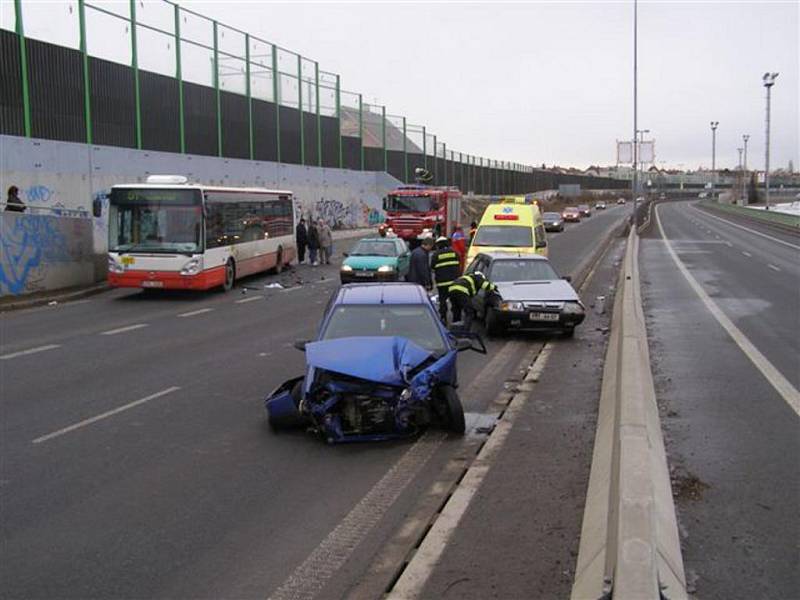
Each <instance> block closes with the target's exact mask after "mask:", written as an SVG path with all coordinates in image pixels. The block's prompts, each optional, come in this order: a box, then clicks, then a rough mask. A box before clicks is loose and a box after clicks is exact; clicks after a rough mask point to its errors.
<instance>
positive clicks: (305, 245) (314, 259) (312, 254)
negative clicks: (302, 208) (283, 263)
mask: <svg viewBox="0 0 800 600" xmlns="http://www.w3.org/2000/svg"><path fill="white" fill-rule="evenodd" d="M295 241H296V242H297V261H298V262H299V263H300V264H304V263H305V262H306V249H308V262H309V264H310V265H311V266H312V267H316V266H317V265H320V264H325V265H329V264H331V256H332V255H333V232H332V231H331V226H330V225H328V223H327V222H326V221H325V219H318V220H317V222H316V223H315V222H314V221H313V220H311V221H310V222H309V224H308V226H306V220H305V218H304V217H302V218H301V219H300V222H299V223H298V224H297V227H296V229H295Z"/></svg>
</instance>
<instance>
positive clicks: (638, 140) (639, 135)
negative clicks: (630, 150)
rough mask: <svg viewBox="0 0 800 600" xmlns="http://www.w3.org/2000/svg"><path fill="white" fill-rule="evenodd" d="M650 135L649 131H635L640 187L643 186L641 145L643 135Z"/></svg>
mask: <svg viewBox="0 0 800 600" xmlns="http://www.w3.org/2000/svg"><path fill="white" fill-rule="evenodd" d="M645 133H650V130H649V129H637V130H636V142H635V143H636V144H637V145H638V153H637V156H638V157H639V185H640V186H642V185H643V184H644V161H643V160H642V143H643V142H644V134H645Z"/></svg>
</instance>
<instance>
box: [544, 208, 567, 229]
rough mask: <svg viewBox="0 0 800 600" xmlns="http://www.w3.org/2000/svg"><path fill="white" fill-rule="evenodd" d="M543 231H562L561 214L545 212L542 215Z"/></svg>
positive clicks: (562, 219) (562, 220)
mask: <svg viewBox="0 0 800 600" xmlns="http://www.w3.org/2000/svg"><path fill="white" fill-rule="evenodd" d="M542 220H543V221H544V230H545V231H564V218H563V217H562V216H561V213H557V212H546V213H544V214H543V215H542Z"/></svg>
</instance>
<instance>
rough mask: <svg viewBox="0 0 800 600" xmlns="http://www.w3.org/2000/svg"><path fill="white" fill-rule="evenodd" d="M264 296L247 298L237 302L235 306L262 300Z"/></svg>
mask: <svg viewBox="0 0 800 600" xmlns="http://www.w3.org/2000/svg"><path fill="white" fill-rule="evenodd" d="M263 299H264V296H250V297H249V298H242V299H241V300H237V301H236V304H246V303H247V302H252V301H253V300H263Z"/></svg>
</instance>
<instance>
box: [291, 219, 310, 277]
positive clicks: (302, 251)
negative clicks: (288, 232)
mask: <svg viewBox="0 0 800 600" xmlns="http://www.w3.org/2000/svg"><path fill="white" fill-rule="evenodd" d="M294 239H295V241H296V242H297V262H298V263H300V264H301V265H302V264H303V263H304V262H306V246H307V245H308V230H307V229H306V220H305V219H304V218H302V217H300V222H299V223H298V224H297V227H296V228H295V231H294Z"/></svg>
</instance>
